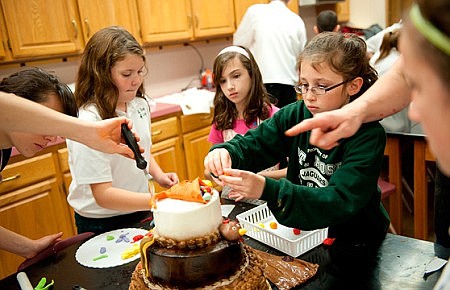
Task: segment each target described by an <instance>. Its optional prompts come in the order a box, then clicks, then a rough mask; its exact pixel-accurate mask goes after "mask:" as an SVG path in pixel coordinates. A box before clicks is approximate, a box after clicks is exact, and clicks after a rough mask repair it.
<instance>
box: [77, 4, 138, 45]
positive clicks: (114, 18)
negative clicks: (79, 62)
mask: <svg viewBox="0 0 450 290" xmlns="http://www.w3.org/2000/svg"><path fill="white" fill-rule="evenodd" d="M78 9H79V12H80V19H81V26H82V27H83V36H84V39H85V41H86V42H87V41H88V39H89V38H90V37H91V36H92V35H93V34H94V33H95V32H96V31H98V30H100V29H102V28H104V27H107V26H111V25H118V26H122V27H124V28H125V29H127V30H128V31H129V32H130V33H131V34H133V36H134V37H135V38H136V39H137V40H138V41H140V35H139V21H138V16H137V7H136V2H135V1H133V0H78Z"/></svg>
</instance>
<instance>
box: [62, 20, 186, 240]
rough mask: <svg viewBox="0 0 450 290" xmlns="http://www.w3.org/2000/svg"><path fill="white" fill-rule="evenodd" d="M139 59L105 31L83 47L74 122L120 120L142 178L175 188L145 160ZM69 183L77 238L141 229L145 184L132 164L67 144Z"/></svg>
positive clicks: (119, 35)
mask: <svg viewBox="0 0 450 290" xmlns="http://www.w3.org/2000/svg"><path fill="white" fill-rule="evenodd" d="M145 72H146V67H145V53H144V50H143V49H142V47H141V46H140V45H139V43H138V42H137V41H136V39H135V38H134V37H133V36H132V35H131V34H130V33H129V32H128V31H126V30H125V29H123V28H120V27H115V26H111V27H107V28H104V29H102V30H100V31H98V32H96V33H95V34H94V35H93V36H92V37H91V38H90V40H89V41H88V43H87V45H86V48H85V50H84V53H83V55H82V58H81V64H80V68H79V71H78V79H77V82H76V90H75V99H76V102H77V106H78V107H79V118H80V119H84V120H89V121H100V120H103V119H108V118H113V117H116V116H125V117H127V118H128V119H131V120H132V122H133V130H134V131H135V132H136V133H137V135H138V136H139V137H140V141H139V145H140V146H141V147H143V148H144V150H145V152H144V153H143V157H144V158H145V160H147V162H148V168H147V170H148V172H149V173H150V174H151V175H152V176H153V178H154V180H155V181H156V182H157V183H158V184H159V185H161V186H163V187H166V188H169V187H171V186H172V185H174V184H176V183H177V182H178V177H177V175H176V174H175V173H165V172H163V171H162V170H161V168H160V167H159V165H158V164H157V163H156V161H155V159H154V157H153V156H152V155H151V154H150V148H151V145H152V143H151V132H150V109H149V105H148V102H147V100H146V98H145V95H144V88H143V84H142V83H143V80H144V76H145ZM67 148H68V150H69V166H70V171H71V174H72V183H71V184H70V188H69V195H68V197H67V200H68V202H69V204H70V205H71V206H72V207H73V209H74V211H75V222H76V225H77V229H78V233H82V232H87V231H92V232H95V233H102V232H106V231H110V230H114V229H119V228H125V227H142V226H145V225H148V224H149V223H148V222H147V223H140V221H141V220H145V219H146V218H148V217H149V216H150V208H151V207H150V199H151V196H150V194H149V190H148V182H147V179H146V177H145V175H144V173H143V171H142V170H140V169H139V168H137V167H136V162H135V161H134V160H131V159H129V158H125V157H123V156H121V155H117V154H106V153H103V152H100V151H96V150H93V149H91V148H89V147H87V146H85V145H83V144H81V143H78V142H74V141H72V140H67Z"/></svg>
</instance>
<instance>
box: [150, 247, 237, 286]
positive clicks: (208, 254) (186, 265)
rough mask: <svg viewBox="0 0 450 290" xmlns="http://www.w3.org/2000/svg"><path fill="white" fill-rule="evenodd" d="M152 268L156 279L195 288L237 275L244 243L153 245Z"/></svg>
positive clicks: (151, 249)
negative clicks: (195, 246)
mask: <svg viewBox="0 0 450 290" xmlns="http://www.w3.org/2000/svg"><path fill="white" fill-rule="evenodd" d="M147 257H148V264H149V265H148V266H149V271H150V273H151V275H152V277H153V279H155V280H156V281H162V282H164V281H170V283H171V284H173V285H178V286H180V287H186V288H195V287H198V286H200V285H207V284H210V283H212V282H214V281H217V280H218V279H221V278H223V277H227V276H229V275H231V274H233V273H234V272H235V271H236V269H237V268H238V267H239V265H240V264H241V260H242V257H243V249H242V243H238V242H234V243H232V242H228V241H226V240H221V241H219V242H218V243H215V244H214V245H209V246H207V247H204V248H200V249H192V250H190V249H183V250H180V249H176V248H169V249H168V248H161V247H149V248H148V249H147Z"/></svg>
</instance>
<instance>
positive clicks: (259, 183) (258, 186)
mask: <svg viewBox="0 0 450 290" xmlns="http://www.w3.org/2000/svg"><path fill="white" fill-rule="evenodd" d="M224 173H225V174H224V175H220V176H219V178H220V180H221V181H222V183H223V184H224V185H228V186H229V187H230V188H231V191H230V193H229V194H228V196H229V197H231V198H235V199H236V201H240V200H241V199H243V198H250V199H259V198H260V197H261V195H262V193H263V190H264V187H265V185H266V179H265V178H264V177H263V176H261V175H259V174H255V173H253V172H250V171H244V170H238V169H229V168H228V169H224Z"/></svg>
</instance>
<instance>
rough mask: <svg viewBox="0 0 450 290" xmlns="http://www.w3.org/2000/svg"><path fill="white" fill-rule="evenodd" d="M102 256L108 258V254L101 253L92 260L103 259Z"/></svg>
mask: <svg viewBox="0 0 450 290" xmlns="http://www.w3.org/2000/svg"><path fill="white" fill-rule="evenodd" d="M104 258H108V255H107V254H103V255H100V256H97V257H95V258H93V259H92V261H97V260H100V259H104Z"/></svg>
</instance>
